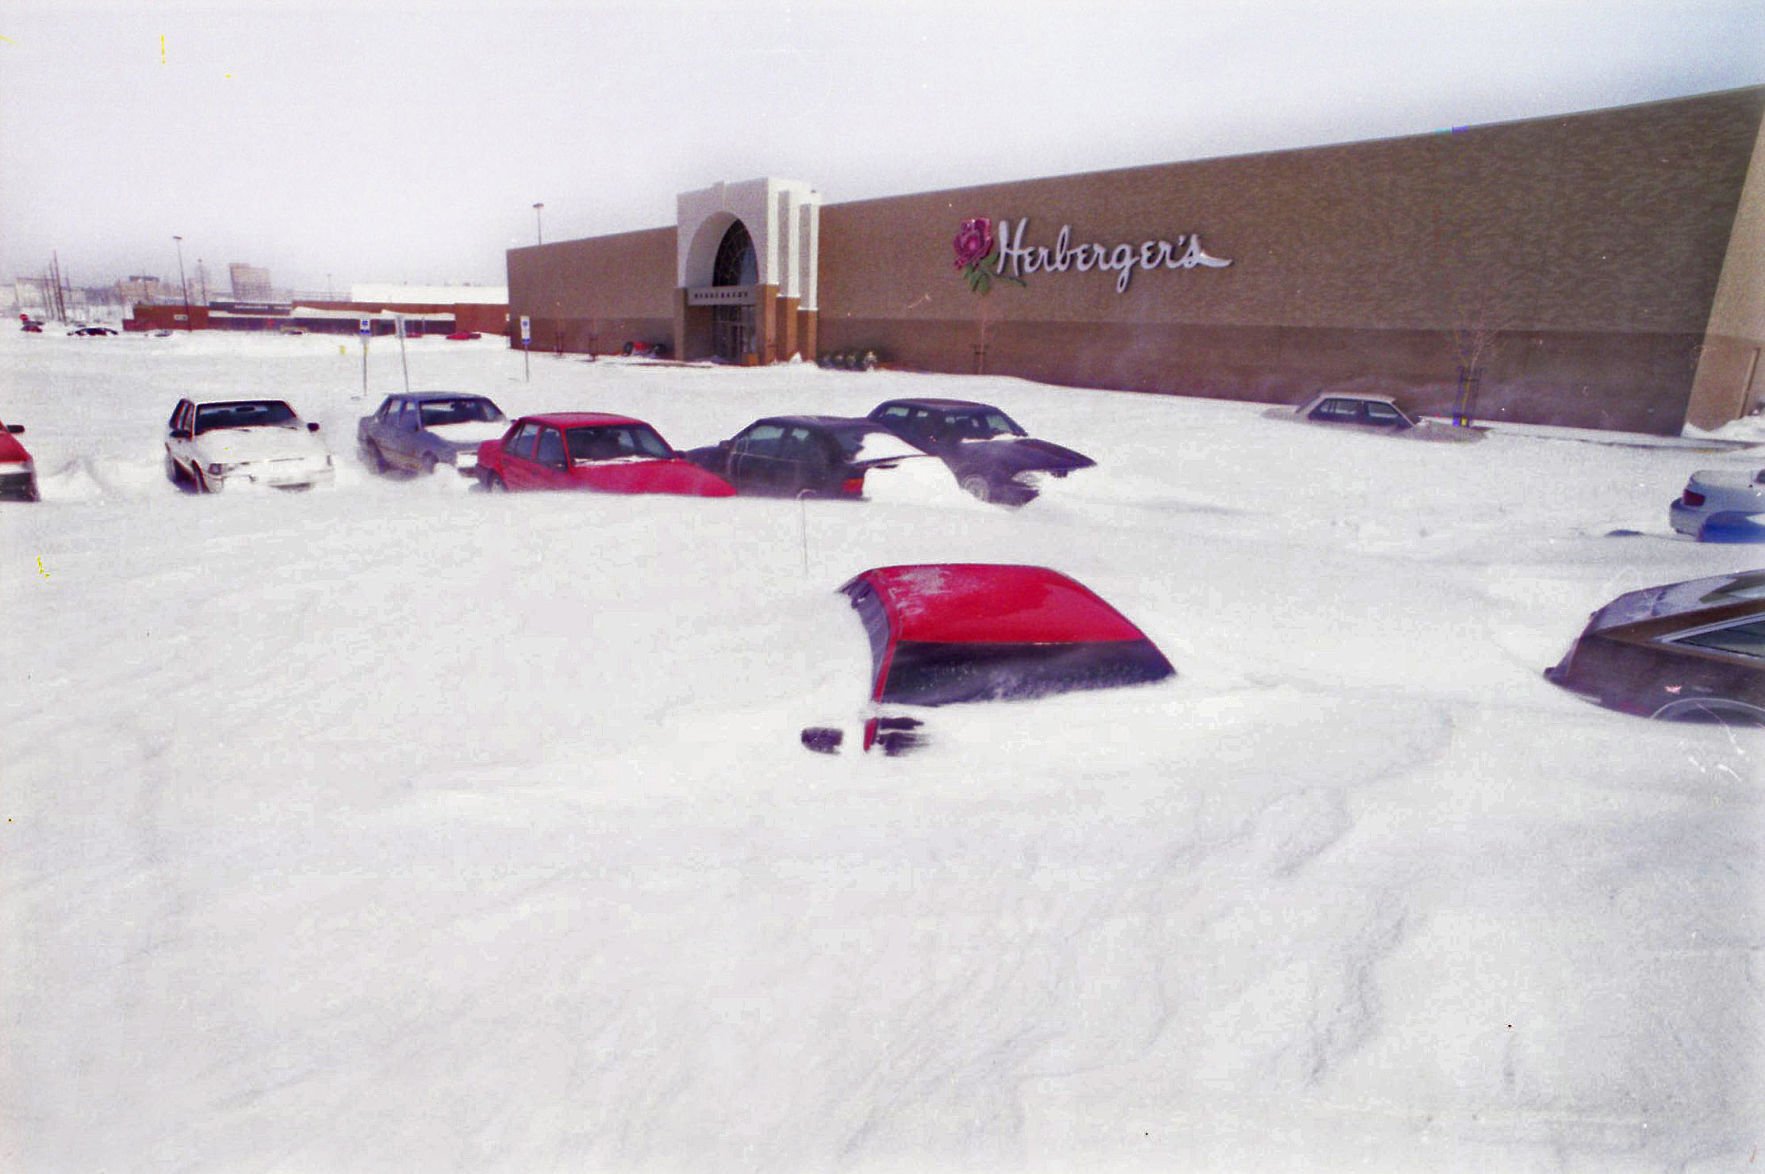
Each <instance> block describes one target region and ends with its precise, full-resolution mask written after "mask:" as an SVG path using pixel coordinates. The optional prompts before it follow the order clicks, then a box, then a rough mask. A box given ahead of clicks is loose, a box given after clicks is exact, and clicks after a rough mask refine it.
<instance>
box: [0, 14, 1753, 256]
mask: <svg viewBox="0 0 1765 1174" xmlns="http://www.w3.org/2000/svg"><path fill="white" fill-rule="evenodd" d="M1760 83H1765V0H1647V2H1642V0H1585V2H1574V0H1484V2H1481V3H1468V2H1458V0H1453V2H1448V3H1435V2H1431V0H1337V2H1335V3H1296V2H1290V0H1242V2H1240V3H1211V2H1210V3H1199V2H1197V3H1184V2H1183V0H1159V2H1140V0H1124V2H1115V0H1089V2H1083V3H1081V2H1072V0H1019V2H1016V3H1002V2H994V0H975V2H965V0H927V2H915V0H905V2H902V0H897V2H893V3H883V2H881V0H747V2H745V3H729V2H724V0H557V2H554V3H534V2H513V3H506V4H492V3H439V4H423V5H415V4H400V3H378V4H372V5H369V4H365V3H364V4H350V5H345V4H339V3H334V2H328V0H301V2H298V3H291V2H285V0H258V2H256V3H246V2H243V0H234V2H211V3H205V4H192V3H159V4H156V3H151V2H143V0H134V2H131V3H104V4H93V3H84V4H82V3H54V2H48V0H44V2H32V0H8V2H7V3H6V4H5V5H4V6H3V7H0V278H10V277H12V276H15V275H21V274H35V273H40V272H42V270H43V268H44V267H45V266H46V265H47V263H48V261H49V256H50V250H52V249H54V250H58V251H59V255H60V259H61V264H62V267H63V269H64V271H65V272H66V273H67V274H68V276H69V277H70V278H71V280H73V281H74V282H75V283H77V284H97V283H100V282H108V281H110V280H112V279H114V278H116V277H118V276H122V275H125V274H128V273H155V274H159V275H160V276H162V277H164V276H167V275H170V276H172V277H174V278H175V276H176V272H177V256H176V252H175V247H174V244H173V241H172V236H173V234H181V235H182V236H183V237H184V245H183V248H184V257H185V262H186V265H187V266H190V267H192V268H193V267H194V265H195V262H196V259H198V258H201V259H203V260H205V261H206V262H207V263H208V265H209V268H210V271H211V274H222V275H223V276H222V277H221V282H220V283H221V284H224V282H225V278H224V272H225V269H224V267H225V265H226V263H227V262H229V261H249V262H252V263H255V264H259V265H264V266H267V267H268V268H269V269H270V270H271V274H272V276H273V278H274V279H275V281H276V284H277V285H278V286H296V287H299V288H302V289H322V288H324V287H325V286H326V284H327V280H329V281H330V282H332V283H333V284H335V285H336V286H337V287H339V288H341V287H343V286H345V285H347V283H349V282H352V281H354V282H367V281H413V282H440V281H475V282H483V283H491V284H500V283H501V282H502V281H503V280H504V269H503V253H504V250H505V249H507V248H509V247H511V246H516V245H523V244H530V243H532V241H533V239H534V232H535V223H534V220H535V217H534V213H533V209H532V205H533V204H534V202H535V201H543V202H544V204H545V210H544V228H545V236H546V239H547V240H557V239H564V238H568V237H581V236H594V235H598V234H601V233H606V232H617V231H623V230H626V229H634V228H650V227H656V226H660V225H666V224H671V223H673V220H674V197H675V194H676V193H678V192H681V191H686V190H690V189H693V188H699V187H705V186H707V185H709V184H712V183H715V182H717V181H718V180H739V179H750V178H753V177H755V176H760V175H776V176H782V177H787V178H792V179H801V180H806V181H808V182H809V183H811V184H813V185H814V186H815V187H817V188H818V189H820V191H821V192H822V193H823V197H824V199H826V200H827V201H828V202H829V203H840V202H844V201H848V200H855V199H865V198H869V197H873V196H882V195H890V194H895V193H902V192H915V191H925V190H930V189H935V188H945V187H957V186H962V185H965V184H972V183H982V182H988V181H993V180H1002V179H1018V178H1029V177H1035V176H1044V175H1058V174H1064V173H1069V172H1076V171H1092V170H1098V169H1102V168H1109V167H1119V166H1134V165H1139V164H1146V163H1164V162H1171V161H1175V160H1183V159H1194V158H1204V157H1208V156H1216V155H1229V154H1240V153H1245V152H1252V151H1261V150H1269V149H1275V148H1282V147H1293V146H1304V145H1311V144H1317V143H1328V142H1342V141H1349V140H1356V139H1364V138H1381V137H1388V136H1392V135H1401V134H1412V133H1425V132H1428V131H1433V130H1438V129H1441V128H1443V127H1447V126H1454V125H1469V124H1475V123H1483V122H1496V121H1503V120H1508V119H1515V118H1525V117H1531V116H1534V115H1540V114H1552V113H1565V112H1569V111H1575V110H1585V109H1593V108H1597V107H1602V106H1612V105H1622V104H1627V103H1633V102H1642V101H1649V100H1653V99H1657V98H1665V97H1675V96H1680V95H1685V94H1693V93H1701V92H1705V91H1709V90H1718V89H1727V88H1731V87H1735V86H1742V85H1755V84H1760ZM212 284H215V283H214V282H213V279H212V278H211V285H212Z"/></svg>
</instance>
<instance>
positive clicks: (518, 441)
mask: <svg viewBox="0 0 1765 1174" xmlns="http://www.w3.org/2000/svg"><path fill="white" fill-rule="evenodd" d="M537 439H539V425H538V424H534V423H532V422H531V421H530V422H528V423H526V424H523V425H521V427H520V428H518V429H517V430H516V431H515V435H514V436H512V437H510V438H509V441H508V443H507V444H505V445H503V451H504V452H506V453H508V454H510V455H511V456H517V457H520V458H521V459H522V460H524V461H530V460H532V459H533V442H534V441H535V440H537Z"/></svg>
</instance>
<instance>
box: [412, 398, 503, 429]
mask: <svg viewBox="0 0 1765 1174" xmlns="http://www.w3.org/2000/svg"><path fill="white" fill-rule="evenodd" d="M418 410H419V411H420V412H421V413H422V418H423V427H425V428H439V427H442V426H443V425H447V424H481V423H495V422H496V421H498V420H500V419H502V418H503V414H502V413H501V412H499V411H498V410H497V407H496V405H495V404H493V403H491V402H490V401H489V400H487V399H483V398H480V397H476V396H473V397H465V398H461V399H447V400H430V401H429V402H427V403H425V404H422V405H421V406H420V407H419V409H418Z"/></svg>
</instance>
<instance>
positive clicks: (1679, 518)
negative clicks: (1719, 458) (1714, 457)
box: [1667, 469, 1765, 542]
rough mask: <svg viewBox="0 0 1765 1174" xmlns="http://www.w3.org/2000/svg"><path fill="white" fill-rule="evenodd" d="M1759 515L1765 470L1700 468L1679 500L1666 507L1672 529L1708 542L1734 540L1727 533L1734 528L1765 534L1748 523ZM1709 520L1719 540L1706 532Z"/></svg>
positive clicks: (1764, 507) (1763, 510) (1763, 508)
mask: <svg viewBox="0 0 1765 1174" xmlns="http://www.w3.org/2000/svg"><path fill="white" fill-rule="evenodd" d="M1758 514H1765V469H1759V470H1757V471H1755V470H1752V469H1699V470H1698V471H1697V472H1695V473H1693V474H1692V475H1691V480H1690V481H1687V482H1686V484H1685V491H1684V492H1683V493H1681V494H1680V495H1679V498H1678V500H1677V501H1675V502H1674V503H1673V504H1672V505H1671V506H1669V507H1667V520H1668V521H1670V522H1671V523H1672V524H1673V528H1674V529H1675V530H1677V531H1679V532H1680V533H1681V534H1689V535H1691V536H1692V537H1693V538H1701V539H1705V540H1710V541H1731V542H1732V541H1737V540H1739V539H1738V537H1736V536H1732V535H1730V534H1729V532H1730V531H1735V530H1737V529H1738V530H1739V531H1758V532H1759V533H1760V534H1761V535H1765V531H1759V528H1758V523H1757V522H1753V521H1751V520H1750V519H1751V518H1752V516H1753V515H1758ZM1712 520H1714V522H1715V529H1716V530H1717V531H1720V532H1721V533H1722V535H1723V536H1722V537H1720V538H1718V537H1717V535H1716V534H1715V533H1712V531H1711V530H1709V529H1707V526H1708V525H1709V523H1711V522H1712ZM1749 540H1750V541H1759V540H1760V539H1759V538H1751V539H1749Z"/></svg>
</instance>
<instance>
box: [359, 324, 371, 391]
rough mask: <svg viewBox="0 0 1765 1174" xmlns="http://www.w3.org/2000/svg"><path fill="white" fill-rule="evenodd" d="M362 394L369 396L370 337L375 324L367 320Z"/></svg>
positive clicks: (363, 347)
mask: <svg viewBox="0 0 1765 1174" xmlns="http://www.w3.org/2000/svg"><path fill="white" fill-rule="evenodd" d="M361 332H362V394H363V395H367V394H368V337H369V336H370V335H371V334H373V332H374V324H373V323H372V322H370V321H368V320H367V319H366V318H363V319H362V324H361Z"/></svg>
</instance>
